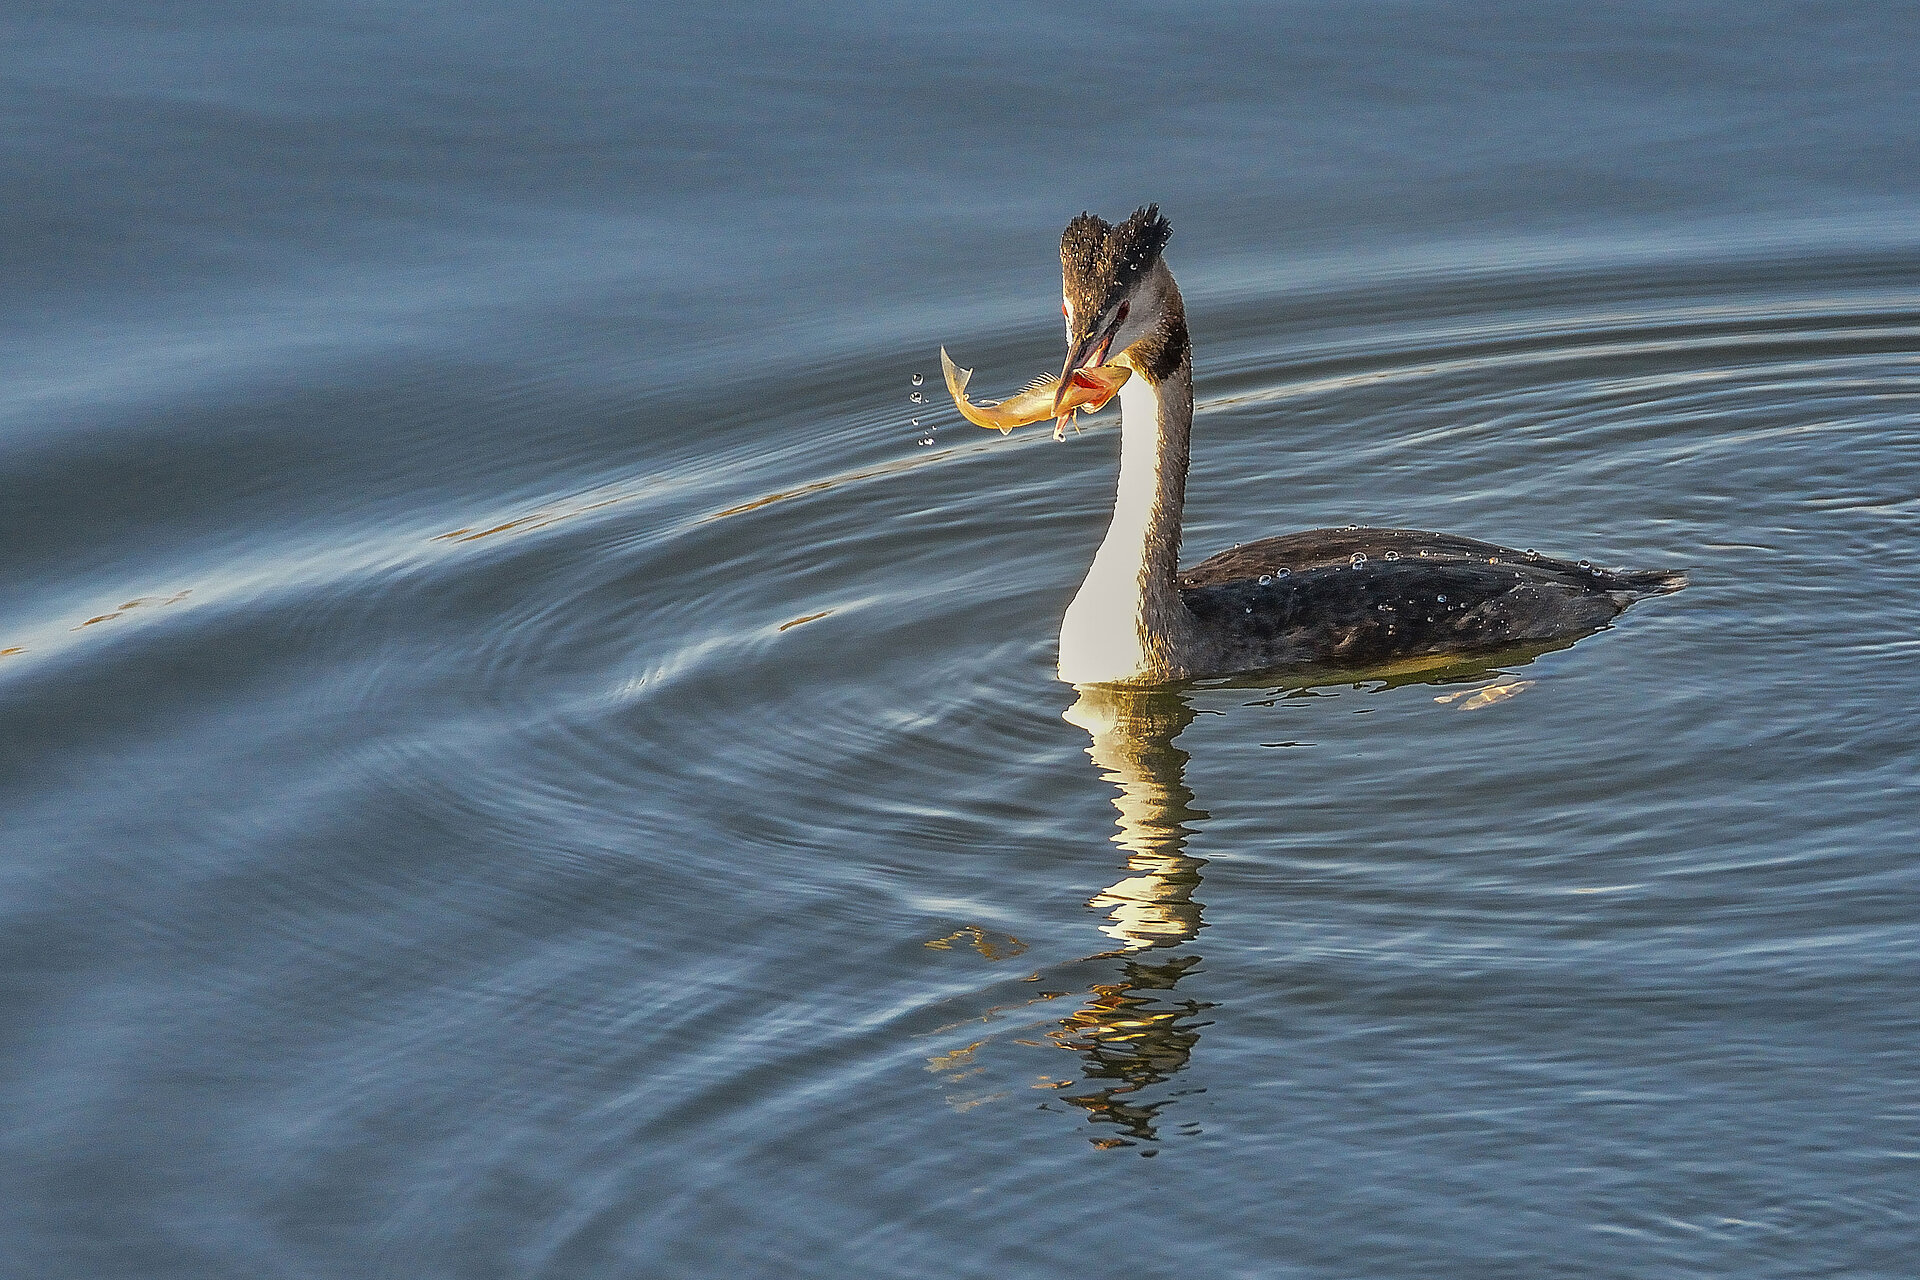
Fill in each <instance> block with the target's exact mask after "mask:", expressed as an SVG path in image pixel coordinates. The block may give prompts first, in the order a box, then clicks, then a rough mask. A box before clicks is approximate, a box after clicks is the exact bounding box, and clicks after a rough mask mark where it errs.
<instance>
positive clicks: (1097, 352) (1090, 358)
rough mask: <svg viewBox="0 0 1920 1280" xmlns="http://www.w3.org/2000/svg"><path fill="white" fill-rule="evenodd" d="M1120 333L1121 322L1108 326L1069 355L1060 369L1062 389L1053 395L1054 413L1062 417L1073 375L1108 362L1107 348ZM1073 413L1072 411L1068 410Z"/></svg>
mask: <svg viewBox="0 0 1920 1280" xmlns="http://www.w3.org/2000/svg"><path fill="white" fill-rule="evenodd" d="M1118 332H1120V321H1119V320H1118V319H1115V320H1114V322H1113V323H1112V324H1110V325H1108V326H1107V331H1106V332H1105V333H1102V334H1089V335H1088V336H1087V338H1086V339H1085V340H1084V341H1083V342H1081V343H1080V345H1079V346H1077V347H1075V348H1073V349H1072V350H1071V351H1069V352H1068V353H1067V363H1066V364H1065V365H1063V366H1062V367H1061V369H1060V388H1059V390H1057V391H1055V392H1054V393H1053V412H1054V414H1055V416H1056V417H1057V416H1060V414H1061V409H1060V406H1061V404H1062V402H1064V401H1065V400H1066V398H1067V388H1068V387H1070V386H1072V385H1073V375H1074V373H1075V372H1076V371H1078V370H1080V369H1097V368H1099V367H1100V366H1101V365H1103V364H1105V363H1106V361H1107V348H1108V347H1110V346H1112V345H1113V335H1114V334H1116V333H1118ZM1068 412H1071V410H1068Z"/></svg>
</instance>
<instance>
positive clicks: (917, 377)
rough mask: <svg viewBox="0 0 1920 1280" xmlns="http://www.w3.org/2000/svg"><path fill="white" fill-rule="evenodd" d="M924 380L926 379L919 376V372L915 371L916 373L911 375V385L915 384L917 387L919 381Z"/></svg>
mask: <svg viewBox="0 0 1920 1280" xmlns="http://www.w3.org/2000/svg"><path fill="white" fill-rule="evenodd" d="M925 381H926V379H925V378H923V377H921V376H920V375H919V374H917V373H916V374H914V375H913V385H914V386H916V387H917V386H919V385H920V384H921V383H923V382H925Z"/></svg>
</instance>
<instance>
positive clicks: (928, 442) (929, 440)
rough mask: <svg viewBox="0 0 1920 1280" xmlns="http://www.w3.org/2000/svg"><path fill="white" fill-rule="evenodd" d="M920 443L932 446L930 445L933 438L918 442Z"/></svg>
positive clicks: (929, 437) (928, 437)
mask: <svg viewBox="0 0 1920 1280" xmlns="http://www.w3.org/2000/svg"><path fill="white" fill-rule="evenodd" d="M920 443H921V444H922V445H929V444H932V443H933V437H932V436H927V437H926V438H924V439H923V440H921V441H920Z"/></svg>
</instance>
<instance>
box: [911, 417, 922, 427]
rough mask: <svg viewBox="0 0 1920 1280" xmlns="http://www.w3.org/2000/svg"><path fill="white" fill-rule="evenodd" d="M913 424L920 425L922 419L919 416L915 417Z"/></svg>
mask: <svg viewBox="0 0 1920 1280" xmlns="http://www.w3.org/2000/svg"><path fill="white" fill-rule="evenodd" d="M913 425H914V426H916V427H917V426H919V425H920V419H918V418H915V419H914V420H913Z"/></svg>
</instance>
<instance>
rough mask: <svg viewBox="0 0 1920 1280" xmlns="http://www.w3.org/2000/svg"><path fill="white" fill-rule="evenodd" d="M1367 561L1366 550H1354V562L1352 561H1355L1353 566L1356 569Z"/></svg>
mask: <svg viewBox="0 0 1920 1280" xmlns="http://www.w3.org/2000/svg"><path fill="white" fill-rule="evenodd" d="M1366 562H1367V553H1366V552H1364V551H1356V552H1354V553H1353V562H1352V563H1353V567H1354V568H1356V569H1358V568H1359V567H1360V566H1361V565H1363V564H1365V563H1366Z"/></svg>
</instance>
